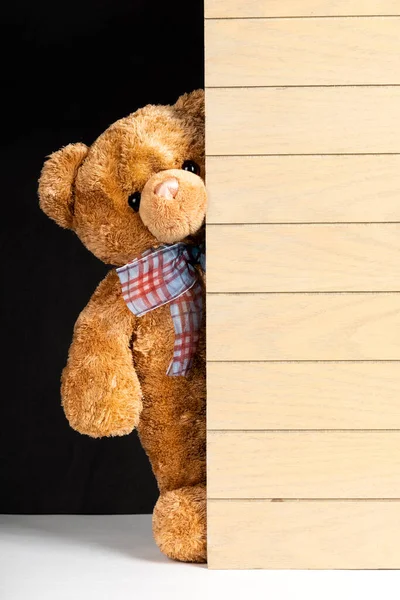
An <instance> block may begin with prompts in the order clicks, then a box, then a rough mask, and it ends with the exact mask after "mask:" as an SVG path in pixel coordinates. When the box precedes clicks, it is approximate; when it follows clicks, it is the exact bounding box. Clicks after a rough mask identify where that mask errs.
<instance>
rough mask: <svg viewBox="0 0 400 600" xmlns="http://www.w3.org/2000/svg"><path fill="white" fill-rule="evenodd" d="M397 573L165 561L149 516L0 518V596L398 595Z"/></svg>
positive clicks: (86, 599)
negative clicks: (225, 567)
mask: <svg viewBox="0 0 400 600" xmlns="http://www.w3.org/2000/svg"><path fill="white" fill-rule="evenodd" d="M399 588H400V572H399V571H375V572H374V571H369V572H366V571H365V572H361V571H360V572H357V571H332V572H328V571H209V570H208V569H207V567H206V566H204V565H188V564H182V563H177V562H173V561H170V560H168V559H166V558H165V557H164V556H162V554H160V552H159V551H158V549H157V547H156V546H155V544H154V542H153V539H152V536H151V517H150V516H148V515H132V516H128V515H127V516H83V515H81V516H58V515H55V516H21V515H20V516H0V600H125V599H128V598H129V599H131V598H132V599H138V600H139V599H140V600H141V599H144V600H147V599H149V600H152V599H153V598H154V599H157V598H162V600H169V599H172V598H173V599H174V600H180V599H185V600H198V599H199V600H200V599H201V600H204V599H215V600H217V599H220V598H221V600H224V599H225V598H228V599H229V600H230V599H232V598H233V599H236V598H237V599H239V598H240V599H244V600H252V599H253V598H261V599H268V600H269V599H270V600H286V598H287V599H289V598H290V599H296V600H303V599H304V600H314V599H315V600H317V599H318V600H328V599H329V600H330V599H332V600H333V599H335V600H338V599H340V600H344V599H346V600H347V599H349V600H350V599H351V600H357V599H358V598H363V599H365V598H377V597H378V598H379V597H382V598H385V600H387V599H388V598H396V599H397V600H398V598H399Z"/></svg>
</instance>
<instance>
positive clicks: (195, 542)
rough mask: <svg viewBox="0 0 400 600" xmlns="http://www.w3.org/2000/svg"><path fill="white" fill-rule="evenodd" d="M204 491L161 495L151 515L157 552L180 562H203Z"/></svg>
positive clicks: (201, 488) (193, 489) (181, 490)
mask: <svg viewBox="0 0 400 600" xmlns="http://www.w3.org/2000/svg"><path fill="white" fill-rule="evenodd" d="M206 526H207V523H206V488H205V486H204V485H197V486H193V487H182V488H178V489H177V490H171V491H168V492H164V493H162V494H161V496H160V497H159V499H158V501H157V504H156V506H155V508H154V512H153V533H154V538H155V540H156V543H157V545H158V547H159V548H160V550H161V552H163V553H164V554H166V555H167V556H168V557H169V558H173V559H175V560H181V561H183V562H196V563H204V562H206V560H207V529H206Z"/></svg>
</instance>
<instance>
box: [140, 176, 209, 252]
mask: <svg viewBox="0 0 400 600" xmlns="http://www.w3.org/2000/svg"><path fill="white" fill-rule="evenodd" d="M206 206H207V193H206V189H205V186H204V182H203V180H202V179H201V178H200V177H199V176H198V175H195V174H194V173H190V172H189V171H183V170H180V169H171V170H168V171H160V172H159V173H156V174H155V175H153V177H151V178H150V179H149V180H148V181H147V183H146V185H145V186H144V188H143V191H142V196H141V201H140V208H139V215H140V217H141V219H142V221H143V223H144V225H145V226H146V227H147V228H148V229H149V231H150V232H151V233H152V234H153V235H154V237H155V238H157V240H158V241H160V242H164V243H168V244H171V243H175V242H179V241H181V240H183V239H185V238H186V237H187V236H188V235H193V234H195V233H196V232H197V231H198V230H199V229H200V227H201V226H202V224H203V222H204V218H205V213H206Z"/></svg>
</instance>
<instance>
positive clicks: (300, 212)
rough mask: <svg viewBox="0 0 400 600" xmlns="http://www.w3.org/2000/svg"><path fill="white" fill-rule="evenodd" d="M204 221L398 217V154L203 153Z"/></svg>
mask: <svg viewBox="0 0 400 600" xmlns="http://www.w3.org/2000/svg"><path fill="white" fill-rule="evenodd" d="M207 189H208V196H209V208H208V214H207V222H208V223H301V222H303V223H304V222H306V223H307V222H322V223H323V222H343V221H344V222H351V221H353V222H357V221H359V222H360V221H363V222H365V221H400V202H399V189H400V156H399V155H397V156H396V155H392V156H385V155H383V156H229V157H228V156H224V157H221V156H216V157H208V158H207Z"/></svg>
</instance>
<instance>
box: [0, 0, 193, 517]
mask: <svg viewBox="0 0 400 600" xmlns="http://www.w3.org/2000/svg"><path fill="white" fill-rule="evenodd" d="M1 29H2V31H1V46H2V48H1V57H2V71H1V88H2V92H1V100H2V101H1V106H2V109H1V140H2V158H1V166H2V177H1V187H0V189H1V199H0V206H1V217H0V223H1V228H2V231H1V241H2V252H1V276H2V288H1V289H2V292H1V306H0V315H1V327H0V343H1V365H2V370H1V378H2V379H1V387H0V395H1V397H0V413H1V419H0V431H1V456H0V459H1V466H0V490H1V491H0V512H4V513H147V512H151V510H152V508H153V505H154V503H155V500H156V498H157V488H156V483H155V480H154V478H153V475H152V473H151V470H150V466H149V464H148V461H147V458H146V456H145V454H144V452H143V450H142V449H141V447H140V444H139V441H138V439H137V435H136V433H133V434H131V435H129V436H126V437H123V438H113V439H102V440H92V439H90V438H87V437H84V436H81V435H79V434H78V433H75V432H74V431H73V430H72V429H70V428H69V426H68V423H67V421H66V419H65V417H64V414H63V411H62V408H61V405H60V393H59V378H60V373H61V370H62V368H63V366H64V364H65V362H66V357H67V351H68V346H69V343H70V340H71V335H72V328H73V325H74V322H75V320H76V318H77V316H78V314H79V312H80V310H82V309H83V307H84V306H85V305H86V303H87V301H88V300H89V298H90V296H91V294H92V292H93V290H94V288H95V287H96V285H97V284H98V283H99V281H100V280H101V279H102V277H103V276H104V274H105V272H106V270H107V267H105V265H103V264H102V263H100V262H99V261H98V260H97V259H96V258H94V257H93V256H92V255H91V254H90V253H89V252H88V251H87V250H86V249H85V248H84V247H83V246H82V245H81V243H80V241H79V240H78V238H77V237H76V236H75V235H74V234H73V233H71V232H67V231H63V230H62V229H60V228H58V227H57V226H56V225H55V224H54V223H52V222H51V221H50V220H49V219H47V218H46V217H45V216H44V215H43V214H42V213H41V212H40V210H39V208H38V200H37V179H38V176H39V173H40V169H41V166H42V163H43V160H44V158H45V156H46V155H48V154H49V153H51V152H53V151H54V150H57V149H58V148H60V147H61V146H63V145H65V144H68V143H70V142H78V141H82V142H85V143H86V144H91V143H92V142H93V141H94V139H95V138H96V137H97V136H98V135H99V134H100V133H101V132H102V131H103V130H104V129H106V128H107V127H108V125H109V124H111V123H112V122H113V121H115V120H116V119H119V118H121V117H123V116H125V115H126V114H129V113H130V112H132V111H134V110H136V108H138V107H140V106H143V105H145V104H148V103H172V102H174V101H175V100H176V98H177V97H178V96H179V95H180V94H181V93H183V92H185V91H191V90H192V89H196V88H198V87H203V77H204V75H203V3H202V1H201V0H191V1H190V2H188V1H186V2H185V1H177V0H173V1H170V2H168V1H161V0H160V1H151V0H68V2H66V1H64V2H55V1H54V0H51V1H50V0H37V1H36V2H26V3H25V4H23V3H21V2H16V1H14V2H10V3H6V4H3V5H2V28H1Z"/></svg>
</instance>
